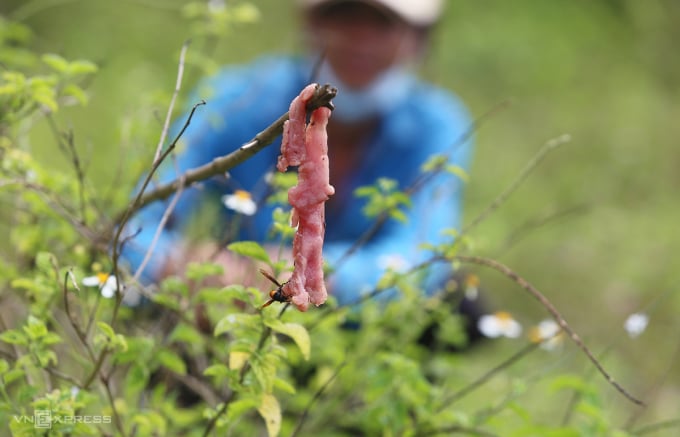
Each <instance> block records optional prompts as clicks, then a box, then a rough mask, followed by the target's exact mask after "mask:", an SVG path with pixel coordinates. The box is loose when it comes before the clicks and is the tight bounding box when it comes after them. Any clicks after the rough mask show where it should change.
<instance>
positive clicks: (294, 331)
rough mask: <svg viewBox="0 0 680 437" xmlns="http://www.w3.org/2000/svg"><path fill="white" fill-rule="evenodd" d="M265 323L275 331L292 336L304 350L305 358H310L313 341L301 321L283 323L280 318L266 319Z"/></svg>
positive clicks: (301, 349) (302, 350)
mask: <svg viewBox="0 0 680 437" xmlns="http://www.w3.org/2000/svg"><path fill="white" fill-rule="evenodd" d="M265 325H267V326H269V327H270V328H271V329H272V330H273V331H275V332H278V333H280V334H283V335H287V336H288V337H290V338H292V339H293V341H294V342H295V344H296V345H297V346H298V348H300V352H302V356H303V357H304V358H305V360H309V356H310V353H311V341H310V339H309V332H307V329H305V327H304V326H302V325H300V324H299V323H283V322H282V321H281V320H279V319H271V320H265Z"/></svg>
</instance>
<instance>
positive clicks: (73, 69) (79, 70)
mask: <svg viewBox="0 0 680 437" xmlns="http://www.w3.org/2000/svg"><path fill="white" fill-rule="evenodd" d="M98 69H99V67H97V65H96V64H94V63H93V62H90V61H84V60H76V61H73V62H71V63H70V64H69V65H68V68H67V72H68V74H70V75H72V76H75V75H78V74H91V73H96V72H97V70H98Z"/></svg>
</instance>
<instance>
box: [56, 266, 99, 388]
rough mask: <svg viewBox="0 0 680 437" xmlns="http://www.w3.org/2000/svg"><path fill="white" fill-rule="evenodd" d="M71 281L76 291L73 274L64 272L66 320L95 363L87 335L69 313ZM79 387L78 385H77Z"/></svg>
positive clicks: (76, 285)
mask: <svg viewBox="0 0 680 437" xmlns="http://www.w3.org/2000/svg"><path fill="white" fill-rule="evenodd" d="M69 278H70V279H71V281H72V282H73V285H74V287H75V288H76V289H78V284H77V282H76V280H75V278H74V276H73V272H72V271H71V270H69V271H68V272H66V274H65V275H64V293H63V294H64V310H65V311H66V318H67V319H68V321H69V323H70V324H71V326H72V327H73V330H74V331H76V336H77V337H78V339H79V340H80V342H81V343H82V344H83V346H85V350H86V351H87V354H88V355H89V357H90V359H91V360H92V362H94V361H95V357H94V353H93V352H92V349H91V348H90V345H89V344H88V343H87V334H86V333H85V331H83V330H82V329H81V328H80V325H78V323H77V322H76V320H75V317H73V314H72V313H71V307H70V305H69V303H68V279H69ZM78 385H79V386H80V384H78Z"/></svg>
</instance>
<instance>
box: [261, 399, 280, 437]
mask: <svg viewBox="0 0 680 437" xmlns="http://www.w3.org/2000/svg"><path fill="white" fill-rule="evenodd" d="M257 412H258V413H260V416H262V418H263V419H264V423H265V425H266V426H267V434H268V435H269V437H274V436H277V435H279V431H281V406H280V405H279V401H278V400H277V399H276V398H275V397H274V395H271V394H264V395H263V396H262V403H261V404H260V406H259V407H257Z"/></svg>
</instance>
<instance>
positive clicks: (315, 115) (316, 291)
mask: <svg viewBox="0 0 680 437" xmlns="http://www.w3.org/2000/svg"><path fill="white" fill-rule="evenodd" d="M315 88H316V85H314V84H312V85H309V86H307V87H306V88H305V89H304V90H303V91H302V92H301V93H300V96H298V97H296V98H295V100H293V102H292V103H291V106H290V112H289V121H288V122H286V124H285V125H284V137H283V142H282V145H281V156H279V160H278V163H277V168H278V169H279V171H285V170H286V169H287V167H288V166H289V165H299V168H298V184H297V185H296V186H294V187H293V188H291V189H290V190H289V191H288V202H289V203H290V204H291V206H292V207H293V213H292V218H291V222H292V223H291V224H292V225H293V226H297V231H296V233H295V237H294V239H293V260H294V265H295V267H294V270H293V275H292V276H291V279H290V280H289V281H288V282H287V283H286V284H284V286H283V292H284V295H285V296H287V297H289V298H290V301H291V302H292V303H293V304H294V305H295V306H296V307H297V308H298V309H299V310H300V311H306V310H307V307H308V306H309V303H310V302H311V303H313V304H314V305H316V306H319V305H321V304H323V303H324V302H326V298H327V297H328V293H327V291H326V285H325V283H324V276H323V256H322V248H323V238H324V232H325V228H326V222H325V209H324V207H325V206H324V202H326V200H328V197H329V196H331V195H333V193H334V192H335V189H334V188H333V187H332V186H331V185H330V183H329V169H328V144H327V138H328V136H327V133H326V125H327V124H328V118H329V117H330V114H331V111H330V109H328V108H325V107H322V108H318V109H316V110H314V111H313V112H312V114H311V117H310V121H309V124H308V125H306V126H305V118H306V109H305V108H306V105H307V101H308V100H309V99H310V98H311V96H312V95H313V94H314V90H315Z"/></svg>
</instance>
